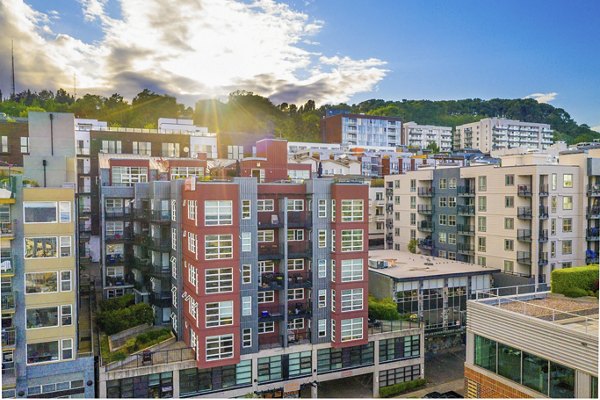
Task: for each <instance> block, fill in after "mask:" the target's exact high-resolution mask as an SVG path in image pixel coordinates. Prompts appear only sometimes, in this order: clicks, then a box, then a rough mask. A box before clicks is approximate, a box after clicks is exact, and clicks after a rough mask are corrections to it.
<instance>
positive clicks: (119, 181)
mask: <svg viewBox="0 0 600 400" xmlns="http://www.w3.org/2000/svg"><path fill="white" fill-rule="evenodd" d="M111 177H112V179H111V183H112V184H113V185H115V186H133V185H134V184H135V183H138V182H148V168H146V167H112V168H111Z"/></svg>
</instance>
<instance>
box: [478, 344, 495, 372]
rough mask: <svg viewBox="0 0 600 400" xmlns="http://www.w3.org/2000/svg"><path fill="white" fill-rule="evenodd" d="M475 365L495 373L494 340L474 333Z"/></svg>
mask: <svg viewBox="0 0 600 400" xmlns="http://www.w3.org/2000/svg"><path fill="white" fill-rule="evenodd" d="M475 365H477V366H478V367H481V368H484V369H487V370H488V371H492V372H493V373H496V342H495V341H493V340H490V339H486V338H484V337H481V336H478V335H475Z"/></svg>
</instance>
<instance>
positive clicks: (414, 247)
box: [407, 239, 417, 254]
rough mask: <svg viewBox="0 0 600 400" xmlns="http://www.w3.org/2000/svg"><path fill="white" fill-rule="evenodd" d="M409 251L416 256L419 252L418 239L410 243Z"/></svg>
mask: <svg viewBox="0 0 600 400" xmlns="http://www.w3.org/2000/svg"><path fill="white" fill-rule="evenodd" d="M407 247H408V251H410V252H411V253H413V254H415V253H416V252H417V240H416V239H411V240H410V242H408V246H407Z"/></svg>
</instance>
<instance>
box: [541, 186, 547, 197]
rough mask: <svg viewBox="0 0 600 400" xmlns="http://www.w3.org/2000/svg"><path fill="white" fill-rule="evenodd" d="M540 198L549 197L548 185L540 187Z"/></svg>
mask: <svg viewBox="0 0 600 400" xmlns="http://www.w3.org/2000/svg"><path fill="white" fill-rule="evenodd" d="M540 196H542V197H546V196H548V185H540Z"/></svg>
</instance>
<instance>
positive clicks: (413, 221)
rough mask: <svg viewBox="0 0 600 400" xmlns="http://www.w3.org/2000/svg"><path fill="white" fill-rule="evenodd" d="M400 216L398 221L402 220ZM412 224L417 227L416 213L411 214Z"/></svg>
mask: <svg viewBox="0 0 600 400" xmlns="http://www.w3.org/2000/svg"><path fill="white" fill-rule="evenodd" d="M397 214H398V218H397V219H396V221H399V220H400V213H397ZM410 224H411V225H416V224H417V214H415V213H410Z"/></svg>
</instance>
